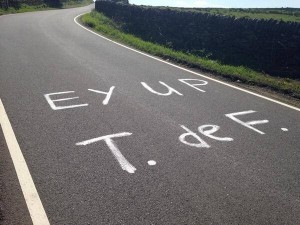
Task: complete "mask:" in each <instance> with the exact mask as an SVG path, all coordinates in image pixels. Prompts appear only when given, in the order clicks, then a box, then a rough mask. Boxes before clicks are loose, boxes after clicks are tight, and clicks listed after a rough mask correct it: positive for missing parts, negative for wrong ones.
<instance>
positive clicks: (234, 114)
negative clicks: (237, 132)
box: [225, 110, 269, 134]
mask: <svg viewBox="0 0 300 225" xmlns="http://www.w3.org/2000/svg"><path fill="white" fill-rule="evenodd" d="M255 112H256V111H253V110H249V111H244V112H236V113H229V114H226V115H225V116H227V117H228V118H230V119H232V120H233V121H235V122H237V123H239V124H241V125H243V126H245V127H248V128H249V129H251V130H254V131H256V132H257V133H260V134H265V133H264V132H262V131H260V130H258V129H256V128H254V127H252V125H256V124H264V123H268V122H269V120H254V121H248V122H243V121H241V120H239V119H238V118H236V117H235V116H239V115H245V114H250V113H255Z"/></svg>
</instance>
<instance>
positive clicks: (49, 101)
mask: <svg viewBox="0 0 300 225" xmlns="http://www.w3.org/2000/svg"><path fill="white" fill-rule="evenodd" d="M74 92H75V91H63V92H56V93H50V94H45V95H44V96H45V98H46V100H47V102H48V103H49V105H50V107H51V108H52V109H53V110H60V109H71V108H77V107H83V106H88V105H89V104H80V105H68V106H56V105H55V104H54V102H61V101H68V100H72V99H77V98H79V97H72V98H61V99H51V98H50V96H51V95H62V94H69V93H74Z"/></svg>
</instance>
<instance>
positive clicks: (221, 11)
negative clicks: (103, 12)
mask: <svg viewBox="0 0 300 225" xmlns="http://www.w3.org/2000/svg"><path fill="white" fill-rule="evenodd" d="M144 7H145V8H149V7H147V6H144ZM158 8H160V9H171V10H176V11H185V12H198V13H209V14H213V15H224V16H232V17H235V18H250V19H264V20H270V19H273V20H278V21H286V22H298V23H300V9H298V8H265V9H264V8H254V9H242V8H229V9H227V8H175V7H158Z"/></svg>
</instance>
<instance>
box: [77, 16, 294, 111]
mask: <svg viewBox="0 0 300 225" xmlns="http://www.w3.org/2000/svg"><path fill="white" fill-rule="evenodd" d="M87 13H88V12H87ZM87 13H82V14H80V15H78V16H76V17H75V18H74V22H75V23H76V24H77V25H78V26H80V27H81V28H83V29H85V30H87V31H89V32H90V33H92V34H95V35H97V36H98V37H101V38H103V39H105V40H107V41H110V42H112V43H114V44H116V45H119V46H122V47H123V48H127V49H129V50H131V51H134V52H136V53H138V54H141V55H144V56H146V57H149V58H151V59H154V60H157V61H159V62H162V63H165V64H168V65H170V66H173V67H176V68H178V69H180V70H184V71H186V72H188V73H192V74H194V75H197V76H200V77H204V78H206V79H208V80H212V81H215V82H217V83H219V84H223V85H225V86H228V87H231V88H234V89H237V90H240V91H243V92H246V93H248V94H251V95H254V96H256V97H259V98H263V99H265V100H268V101H271V102H274V103H277V104H279V105H282V106H285V107H288V108H290V109H294V110H296V111H299V112H300V108H297V107H295V106H291V105H288V104H286V103H283V102H280V101H277V100H274V99H272V98H268V97H265V96H262V95H260V94H257V93H254V92H252V91H248V90H246V89H243V88H240V87H236V86H234V85H232V84H228V83H225V82H223V81H220V80H217V79H214V78H211V77H208V76H205V75H203V74H200V73H197V72H194V71H192V70H189V69H186V68H183V67H180V66H177V65H175V64H173V63H170V62H167V61H164V60H162V59H159V58H156V57H154V56H152V55H148V54H146V53H144V52H141V51H138V50H136V49H133V48H130V47H128V46H126V45H123V44H120V43H118V42H116V41H113V40H111V39H109V38H107V37H104V36H102V35H100V34H98V33H96V32H94V31H92V30H90V29H88V28H86V27H84V26H83V25H81V24H80V23H78V22H77V18H78V17H80V16H82V15H84V14H87Z"/></svg>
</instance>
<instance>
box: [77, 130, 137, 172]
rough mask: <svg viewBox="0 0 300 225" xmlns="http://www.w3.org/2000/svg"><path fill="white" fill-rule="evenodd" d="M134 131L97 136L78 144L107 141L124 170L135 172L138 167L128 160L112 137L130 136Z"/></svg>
mask: <svg viewBox="0 0 300 225" xmlns="http://www.w3.org/2000/svg"><path fill="white" fill-rule="evenodd" d="M131 134H132V133H128V132H123V133H118V134H110V135H105V136H102V137H97V138H93V139H89V140H86V141H82V142H78V143H76V145H89V144H92V143H95V142H98V141H105V143H106V144H107V146H108V147H109V149H110V151H111V153H112V154H113V155H114V157H115V158H116V160H117V161H118V163H119V164H120V166H121V168H122V169H123V170H126V171H127V172H128V173H134V172H135V171H136V168H135V167H134V166H133V165H132V164H131V163H130V162H128V161H127V159H126V158H125V157H124V156H123V155H122V153H121V152H120V150H119V149H118V146H117V145H116V143H115V142H114V140H113V139H112V138H116V137H124V136H130V135H131Z"/></svg>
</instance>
